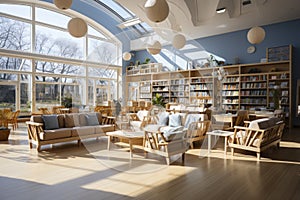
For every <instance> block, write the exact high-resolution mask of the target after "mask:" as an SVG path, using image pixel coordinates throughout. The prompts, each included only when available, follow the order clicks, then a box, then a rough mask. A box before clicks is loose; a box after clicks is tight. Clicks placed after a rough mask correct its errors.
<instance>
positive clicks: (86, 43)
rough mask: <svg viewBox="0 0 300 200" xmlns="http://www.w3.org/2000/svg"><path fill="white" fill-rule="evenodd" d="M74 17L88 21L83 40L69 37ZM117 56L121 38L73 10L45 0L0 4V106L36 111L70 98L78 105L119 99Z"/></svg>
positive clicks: (119, 53) (119, 59) (119, 52)
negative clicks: (57, 7) (68, 24)
mask: <svg viewBox="0 0 300 200" xmlns="http://www.w3.org/2000/svg"><path fill="white" fill-rule="evenodd" d="M72 17H81V18H83V19H85V20H86V21H87V23H88V33H87V34H86V36H85V37H82V38H74V37H72V36H71V35H70V34H69V33H68V31H67V23H68V22H69V20H70V19H71V18H72ZM50 19H51V20H50ZM119 55H121V43H120V42H119V41H118V40H117V39H115V38H114V37H113V36H112V35H111V34H110V33H108V32H107V30H105V29H104V28H103V27H102V26H101V25H99V24H96V23H95V22H94V21H92V20H91V19H88V18H86V17H84V16H82V15H80V14H78V13H76V12H74V11H68V12H64V11H61V10H58V9H56V7H55V6H54V5H52V4H49V3H42V2H40V3H37V4H30V3H28V4H16V3H15V4H9V1H8V3H1V4H0V93H1V94H3V95H1V97H0V108H1V107H12V108H13V109H21V110H22V111H29V110H32V111H35V110H36V109H37V108H39V107H50V106H55V105H60V104H63V103H64V100H65V99H70V98H71V99H72V104H73V106H79V107H82V106H83V105H85V106H86V105H88V106H95V105H96V104H102V103H104V102H106V101H109V100H113V99H117V98H119V94H120V91H119V87H118V86H119V82H120V81H121V77H120V76H121V68H122V66H121V65H120V64H121V56H119Z"/></svg>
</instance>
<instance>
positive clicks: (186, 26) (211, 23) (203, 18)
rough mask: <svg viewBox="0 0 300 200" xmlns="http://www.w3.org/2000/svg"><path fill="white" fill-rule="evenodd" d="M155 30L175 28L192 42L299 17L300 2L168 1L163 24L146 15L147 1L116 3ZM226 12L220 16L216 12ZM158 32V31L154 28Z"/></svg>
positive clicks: (278, 0)
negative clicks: (221, 8) (167, 11)
mask: <svg viewBox="0 0 300 200" xmlns="http://www.w3.org/2000/svg"><path fill="white" fill-rule="evenodd" d="M116 1H117V2H119V3H120V4H121V5H123V6H124V7H126V8H128V9H129V10H131V11H132V12H133V13H135V14H136V15H137V16H138V17H139V18H140V19H141V20H142V21H145V22H146V23H148V24H149V25H150V26H152V27H154V28H155V27H157V28H163V29H172V30H174V31H178V32H181V33H183V34H184V35H186V36H187V37H188V38H190V39H195V38H201V37H207V36H212V35H218V34H222V33H227V32H233V31H238V30H243V29H248V28H251V27H253V26H262V25H267V24H273V23H278V22H284V21H289V20H293V19H298V18H300V6H299V0H251V4H249V5H245V6H243V5H242V2H243V1H245V0H167V2H168V4H169V8H170V13H169V16H168V18H167V19H166V20H165V21H163V22H161V23H153V22H151V21H149V20H148V19H147V17H146V15H145V10H144V4H145V2H146V0H130V1H128V0H116ZM220 7H226V8H227V11H226V12H225V13H223V14H217V13H216V9H217V8H220ZM155 30H156V29H155Z"/></svg>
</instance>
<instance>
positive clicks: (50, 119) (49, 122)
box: [42, 115, 59, 130]
mask: <svg viewBox="0 0 300 200" xmlns="http://www.w3.org/2000/svg"><path fill="white" fill-rule="evenodd" d="M42 118H43V121H44V125H45V130H53V129H58V128H59V124H58V118H57V115H43V116H42Z"/></svg>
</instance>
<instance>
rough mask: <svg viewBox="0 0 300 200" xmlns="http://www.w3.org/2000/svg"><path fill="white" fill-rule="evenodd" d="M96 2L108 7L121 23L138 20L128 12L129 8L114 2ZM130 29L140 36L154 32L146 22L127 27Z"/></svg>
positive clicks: (99, 0)
mask: <svg viewBox="0 0 300 200" xmlns="http://www.w3.org/2000/svg"><path fill="white" fill-rule="evenodd" d="M94 2H96V3H98V4H100V5H102V6H103V7H106V9H108V10H110V11H111V12H112V14H114V15H115V16H117V17H118V18H119V19H120V20H121V22H122V23H123V22H126V21H128V20H131V19H134V18H136V15H135V14H134V13H133V12H131V11H130V10H128V9H127V8H125V7H123V6H122V5H120V4H119V3H117V2H115V1H114V0H94ZM127 28H129V29H131V28H132V29H133V30H135V31H136V32H137V33H138V34H140V35H144V34H147V33H150V32H153V30H152V28H151V27H150V26H149V25H148V24H146V23H145V22H142V23H139V24H137V25H134V26H130V27H127Z"/></svg>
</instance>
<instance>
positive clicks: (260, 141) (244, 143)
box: [229, 121, 285, 160]
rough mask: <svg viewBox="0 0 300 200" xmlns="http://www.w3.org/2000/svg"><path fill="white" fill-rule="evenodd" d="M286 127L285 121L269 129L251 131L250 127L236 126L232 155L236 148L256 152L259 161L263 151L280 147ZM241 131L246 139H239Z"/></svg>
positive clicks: (231, 144)
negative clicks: (274, 146) (272, 147)
mask: <svg viewBox="0 0 300 200" xmlns="http://www.w3.org/2000/svg"><path fill="white" fill-rule="evenodd" d="M284 126H285V124H284V122H283V121H281V122H279V123H277V124H276V125H274V126H271V127H269V128H267V129H251V128H248V127H242V126H235V127H234V135H233V138H232V141H230V142H229V147H231V153H232V155H234V149H235V148H236V149H242V150H247V151H254V152H256V154H257V160H259V159H260V153H261V152H262V151H264V150H266V149H267V148H269V147H271V146H273V145H277V147H279V143H280V140H281V136H282V133H283V130H284ZM240 131H242V132H243V133H244V135H245V137H238V133H239V132H240ZM242 132H241V133H242ZM239 138H240V139H239Z"/></svg>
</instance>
